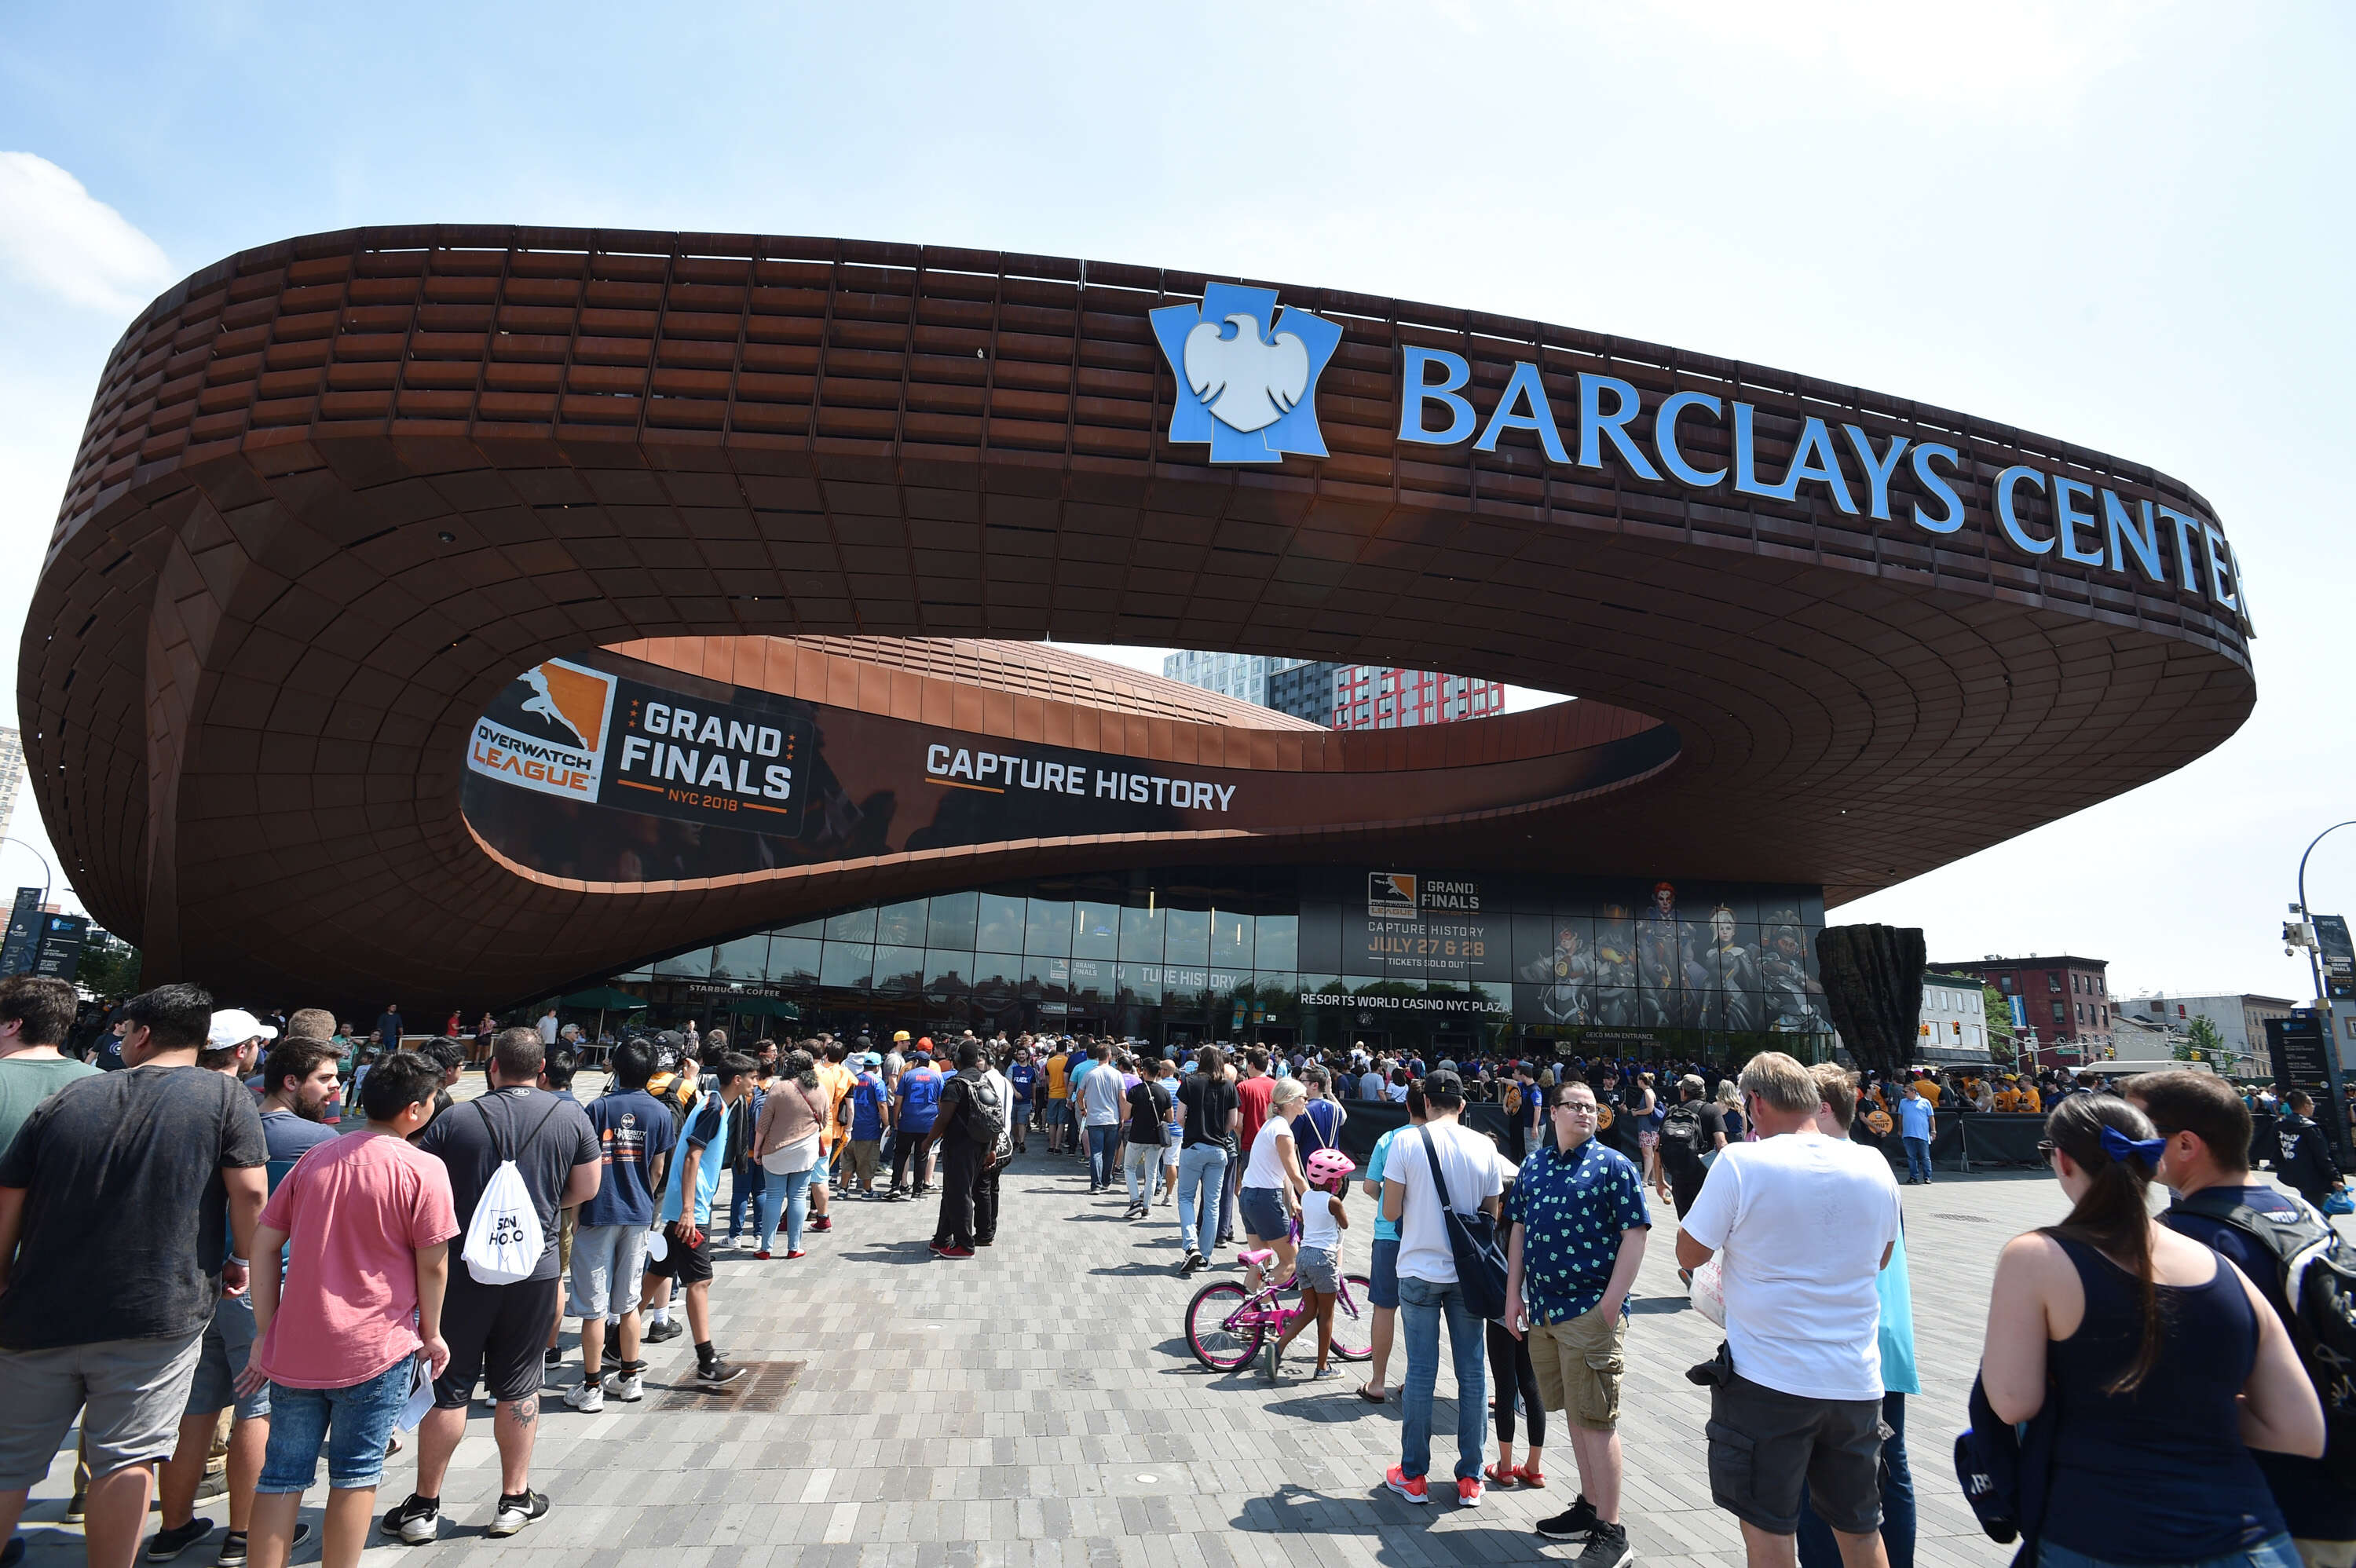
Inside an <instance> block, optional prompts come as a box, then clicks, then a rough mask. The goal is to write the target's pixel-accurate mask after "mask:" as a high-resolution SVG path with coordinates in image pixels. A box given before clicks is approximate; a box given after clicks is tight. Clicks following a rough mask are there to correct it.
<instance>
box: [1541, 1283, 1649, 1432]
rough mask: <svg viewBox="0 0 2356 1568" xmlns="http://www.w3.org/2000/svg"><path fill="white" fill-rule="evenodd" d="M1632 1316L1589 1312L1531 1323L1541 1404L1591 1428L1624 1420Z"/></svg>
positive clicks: (1606, 1427) (1602, 1429) (1608, 1428)
mask: <svg viewBox="0 0 2356 1568" xmlns="http://www.w3.org/2000/svg"><path fill="white" fill-rule="evenodd" d="M1627 1346H1628V1319H1627V1317H1626V1316H1625V1315H1624V1314H1622V1315H1620V1316H1615V1317H1612V1318H1610V1319H1608V1320H1607V1319H1606V1318H1605V1317H1604V1316H1603V1314H1601V1312H1585V1313H1581V1314H1580V1316H1579V1317H1566V1318H1564V1319H1563V1320H1562V1321H1561V1322H1559V1323H1533V1324H1531V1325H1530V1369H1531V1370H1532V1371H1535V1372H1537V1377H1538V1403H1541V1404H1543V1405H1545V1406H1546V1407H1547V1409H1548V1410H1553V1411H1559V1412H1561V1413H1563V1414H1565V1415H1567V1416H1569V1418H1570V1421H1571V1424H1573V1425H1576V1426H1581V1427H1584V1428H1586V1429H1587V1430H1588V1431H1590V1432H1609V1431H1611V1430H1612V1429H1613V1428H1614V1427H1616V1426H1618V1425H1619V1424H1620V1379H1621V1376H1622V1373H1624V1372H1625V1371H1627V1370H1628V1360H1627V1354H1626V1351H1627Z"/></svg>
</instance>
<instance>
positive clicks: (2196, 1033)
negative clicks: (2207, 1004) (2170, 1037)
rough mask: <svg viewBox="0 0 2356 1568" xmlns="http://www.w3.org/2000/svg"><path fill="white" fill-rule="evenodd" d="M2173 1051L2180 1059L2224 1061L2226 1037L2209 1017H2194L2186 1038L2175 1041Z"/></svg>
mask: <svg viewBox="0 0 2356 1568" xmlns="http://www.w3.org/2000/svg"><path fill="white" fill-rule="evenodd" d="M2172 1049H2173V1051H2174V1053H2175V1056H2176V1060H2177V1061H2207V1062H2211V1063H2216V1062H2222V1061H2224V1060H2225V1037H2224V1036H2222V1035H2221V1034H2219V1033H2218V1032H2217V1026H2216V1025H2215V1024H2212V1023H2211V1022H2210V1021H2209V1020H2208V1019H2193V1020H2192V1023H2191V1027H2190V1028H2189V1029H2186V1030H2185V1031H2184V1038H2183V1039H2182V1040H2178V1041H2176V1042H2175V1044H2174V1046H2173V1048H2172Z"/></svg>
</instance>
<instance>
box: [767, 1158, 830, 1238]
mask: <svg viewBox="0 0 2356 1568" xmlns="http://www.w3.org/2000/svg"><path fill="white" fill-rule="evenodd" d="M761 1174H762V1176H763V1178H764V1180H763V1181H762V1183H761V1189H760V1192H759V1193H758V1197H759V1198H760V1200H761V1228H760V1232H759V1234H760V1239H761V1250H762V1251H763V1252H765V1253H766V1252H767V1251H768V1250H769V1243H770V1242H771V1241H773V1240H774V1239H776V1234H777V1213H778V1211H779V1210H780V1209H782V1210H784V1211H785V1221H786V1251H787V1252H789V1253H798V1252H800V1251H801V1250H802V1221H803V1220H804V1219H805V1218H807V1217H808V1216H809V1189H810V1178H811V1177H813V1176H815V1175H817V1174H818V1173H817V1172H816V1171H815V1170H798V1171H795V1172H794V1173H793V1174H792V1175H791V1176H776V1175H773V1174H771V1173H770V1172H768V1171H763V1172H762V1173H761Z"/></svg>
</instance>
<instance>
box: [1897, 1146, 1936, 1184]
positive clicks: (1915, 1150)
mask: <svg viewBox="0 0 2356 1568" xmlns="http://www.w3.org/2000/svg"><path fill="white" fill-rule="evenodd" d="M1899 1141H1901V1143H1903V1144H1904V1145H1905V1146H1906V1179H1907V1180H1909V1181H1928V1180H1930V1179H1931V1140H1930V1139H1929V1138H1901V1140H1899Z"/></svg>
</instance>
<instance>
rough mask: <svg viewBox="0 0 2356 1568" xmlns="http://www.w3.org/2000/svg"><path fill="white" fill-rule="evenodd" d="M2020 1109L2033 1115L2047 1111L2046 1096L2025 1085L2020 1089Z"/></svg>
mask: <svg viewBox="0 0 2356 1568" xmlns="http://www.w3.org/2000/svg"><path fill="white" fill-rule="evenodd" d="M2020 1108H2021V1109H2022V1110H2024V1111H2028V1112H2031V1113H2035V1112H2038V1111H2042V1110H2043V1109H2045V1096H2044V1095H2042V1094H2040V1093H2038V1092H2037V1091H2036V1090H2035V1089H2034V1088H2031V1087H2030V1086H2029V1085H2028V1084H2026V1083H2024V1084H2022V1085H2021V1088H2020Z"/></svg>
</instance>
